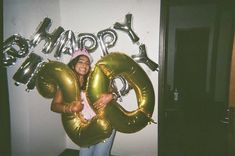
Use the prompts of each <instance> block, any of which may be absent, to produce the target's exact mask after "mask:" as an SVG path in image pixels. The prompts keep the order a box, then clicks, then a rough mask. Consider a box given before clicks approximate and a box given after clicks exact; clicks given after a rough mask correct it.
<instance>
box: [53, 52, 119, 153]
mask: <svg viewBox="0 0 235 156" xmlns="http://www.w3.org/2000/svg"><path fill="white" fill-rule="evenodd" d="M91 62H92V58H91V56H90V55H89V53H88V52H87V51H86V50H85V49H83V50H81V49H79V50H77V51H75V52H74V53H73V55H72V58H71V60H70V62H69V64H68V66H69V67H70V68H71V69H72V70H73V71H74V72H75V73H76V75H77V78H78V81H79V84H80V85H81V86H80V87H81V90H82V91H81V95H80V96H81V101H73V102H71V103H70V104H69V105H68V104H65V102H64V100H63V95H62V92H61V91H60V90H57V92H56V94H55V96H54V98H53V100H52V103H51V110H52V111H53V112H57V113H75V112H81V114H82V115H83V117H84V118H85V119H87V120H90V119H91V118H92V117H94V116H95V115H96V114H95V111H94V110H93V109H92V108H91V107H90V105H89V103H88V100H87V99H86V95H85V86H86V81H87V77H88V74H89V72H90V69H91V67H90V64H91ZM114 98H115V96H114V94H112V93H103V94H101V96H100V97H99V98H98V100H97V101H96V102H95V103H94V108H95V109H103V108H104V107H105V106H106V105H107V104H108V103H109V102H110V101H111V100H113V99H114ZM114 135H115V131H113V133H112V135H111V136H110V137H109V138H107V139H106V140H105V141H104V142H100V143H98V144H95V145H92V146H90V147H81V148H80V152H79V156H109V155H110V150H111V146H112V143H113V140H114Z"/></svg>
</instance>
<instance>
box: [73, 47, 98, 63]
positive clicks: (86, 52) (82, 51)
mask: <svg viewBox="0 0 235 156" xmlns="http://www.w3.org/2000/svg"><path fill="white" fill-rule="evenodd" d="M80 55H84V56H86V57H88V59H89V60H90V63H92V61H93V59H92V57H91V55H90V54H89V53H88V51H87V50H86V49H78V50H75V51H74V52H73V53H72V57H71V59H70V61H71V60H73V59H75V58H76V57H77V56H80Z"/></svg>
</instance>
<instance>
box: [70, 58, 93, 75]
mask: <svg viewBox="0 0 235 156" xmlns="http://www.w3.org/2000/svg"><path fill="white" fill-rule="evenodd" d="M74 69H75V71H76V72H77V73H78V74H79V75H80V76H85V75H86V74H87V73H88V72H89V69H90V60H89V59H88V58H87V57H86V56H84V55H81V56H80V57H79V60H78V61H77V63H76V64H75V66H74Z"/></svg>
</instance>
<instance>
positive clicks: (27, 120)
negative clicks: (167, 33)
mask: <svg viewBox="0 0 235 156" xmlns="http://www.w3.org/2000/svg"><path fill="white" fill-rule="evenodd" d="M127 13H131V14H132V15H133V30H134V31H135V32H136V34H137V35H138V36H139V37H140V43H144V44H145V45H146V48H147V52H148V56H149V58H151V59H152V60H153V61H155V62H158V54H159V51H158V49H159V48H158V46H159V44H158V43H159V25H160V0H99V1H98V0H93V1H86V0H67V1H63V0H60V1H56V0H50V1H46V0H40V1H39V0H33V1H32V0H21V1H20V2H18V1H17V0H10V1H9V0H4V39H6V38H8V37H10V36H11V35H13V34H15V33H19V34H21V35H22V36H24V37H25V38H29V37H30V36H31V35H32V34H33V33H34V31H35V29H36V27H37V26H38V24H39V23H40V22H41V21H42V20H43V18H44V17H46V16H48V17H49V18H50V19H52V20H53V22H52V26H51V29H50V30H51V31H52V30H54V29H55V28H56V27H58V26H62V27H63V28H64V29H65V30H72V31H73V32H75V34H76V35H77V34H78V33H84V32H88V33H94V34H97V33H98V32H99V31H101V30H104V29H106V28H110V27H112V26H113V24H114V23H115V22H120V23H123V22H124V19H125V15H126V14H127ZM116 32H117V34H118V40H117V43H116V45H115V46H114V47H113V48H111V49H109V51H110V52H111V51H121V52H125V53H127V54H128V55H132V54H137V53H138V45H136V44H133V43H132V41H131V39H130V38H129V36H128V35H127V34H126V33H124V32H122V31H118V30H116ZM35 52H36V53H37V54H39V55H42V53H41V52H40V46H39V47H36V48H35ZM92 56H93V57H94V60H95V61H97V60H98V59H99V58H100V56H101V51H100V49H97V50H96V51H95V52H94V53H92ZM43 57H50V58H52V57H51V56H50V55H48V56H43ZM52 59H53V58H52ZM65 59H66V58H65ZM65 59H63V60H64V62H66V60H65ZM24 60H25V58H24V59H19V60H18V61H17V63H16V64H15V65H14V66H11V67H8V85H9V96H10V111H11V135H12V154H13V156H14V155H17V156H18V155H24V156H25V155H26V156H27V155H30V156H35V155H48V156H49V155H50V156H51V155H58V154H59V153H60V152H62V151H63V150H64V149H65V148H75V149H79V147H78V146H77V145H75V144H73V143H72V142H71V141H70V140H69V138H68V137H65V136H66V134H65V132H64V130H63V127H62V123H61V120H60V115H58V114H56V113H52V112H51V111H50V101H51V99H45V98H43V97H41V96H40V95H39V94H38V92H37V91H36V90H33V91H30V92H29V93H28V92H26V91H25V88H26V86H24V85H21V86H18V87H17V86H15V85H14V80H13V79H12V76H13V75H14V73H15V72H16V71H17V69H18V68H19V67H20V65H21V64H22V62H23V61H24ZM141 66H142V67H143V68H144V69H145V71H146V72H147V74H148V75H149V77H150V79H151V80H152V83H153V85H154V87H155V96H156V103H155V110H154V115H153V119H154V120H155V121H157V119H158V118H157V107H158V104H157V101H158V97H157V95H158V84H157V82H158V73H157V72H153V71H151V70H150V69H149V68H147V67H146V66H145V65H143V64H141ZM123 104H124V107H125V108H126V109H129V110H131V109H135V108H136V101H135V99H134V93H133V92H131V93H130V94H128V96H127V97H125V98H124V102H123ZM157 138H158V137H157V125H155V124H150V125H148V126H147V127H145V128H144V129H143V130H141V131H139V132H137V133H134V134H123V133H119V132H118V133H117V135H116V138H115V142H114V145H113V148H112V154H114V155H125V156H126V155H128V156H132V155H135V156H142V155H149V156H154V155H157V150H158V147H157Z"/></svg>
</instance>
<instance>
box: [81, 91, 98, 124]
mask: <svg viewBox="0 0 235 156" xmlns="http://www.w3.org/2000/svg"><path fill="white" fill-rule="evenodd" d="M81 99H82V104H83V109H82V111H81V114H82V115H83V116H84V118H85V119H87V120H90V119H91V118H93V117H94V116H95V115H96V114H95V112H94V110H93V109H92V108H91V106H90V104H89V103H88V101H87V97H86V93H85V92H83V91H82V92H81Z"/></svg>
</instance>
